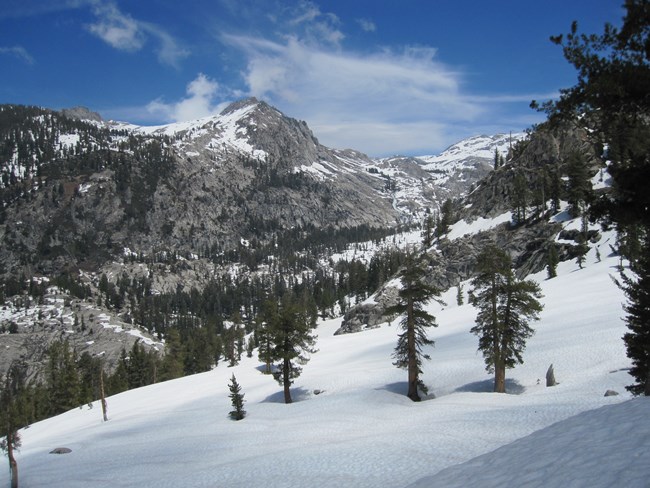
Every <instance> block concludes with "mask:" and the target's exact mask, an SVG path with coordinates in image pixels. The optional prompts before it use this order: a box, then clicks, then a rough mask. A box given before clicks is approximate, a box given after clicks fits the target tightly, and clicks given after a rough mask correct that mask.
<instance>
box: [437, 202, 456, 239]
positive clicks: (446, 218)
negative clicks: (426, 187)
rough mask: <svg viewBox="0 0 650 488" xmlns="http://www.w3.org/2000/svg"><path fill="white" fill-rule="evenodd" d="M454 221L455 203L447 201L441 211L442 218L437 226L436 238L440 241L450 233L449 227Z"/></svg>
mask: <svg viewBox="0 0 650 488" xmlns="http://www.w3.org/2000/svg"><path fill="white" fill-rule="evenodd" d="M453 220H454V202H452V200H451V199H449V198H448V199H447V200H445V202H444V203H443V204H442V208H441V209H440V218H439V220H438V225H437V226H436V237H437V238H438V239H440V238H441V237H442V236H444V235H445V234H447V233H448V232H449V227H450V226H451V224H452V222H453Z"/></svg>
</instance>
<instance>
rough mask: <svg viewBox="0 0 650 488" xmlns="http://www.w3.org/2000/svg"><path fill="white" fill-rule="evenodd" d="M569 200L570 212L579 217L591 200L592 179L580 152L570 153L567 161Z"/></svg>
mask: <svg viewBox="0 0 650 488" xmlns="http://www.w3.org/2000/svg"><path fill="white" fill-rule="evenodd" d="M567 176H568V182H567V200H568V202H569V214H570V215H571V216H572V217H578V216H580V215H582V214H583V211H584V208H585V207H586V205H587V203H588V202H589V200H590V195H591V191H592V189H591V181H590V179H589V173H588V172H587V166H586V164H585V161H584V158H583V157H582V155H581V154H580V153H578V152H573V153H571V154H570V155H569V158H568V161H567Z"/></svg>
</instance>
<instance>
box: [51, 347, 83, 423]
mask: <svg viewBox="0 0 650 488" xmlns="http://www.w3.org/2000/svg"><path fill="white" fill-rule="evenodd" d="M48 355H49V358H48V362H47V391H48V404H49V409H50V412H49V413H50V415H57V414H59V413H62V412H65V411H66V410H69V409H71V408H74V407H76V406H78V405H79V393H80V383H79V372H78V370H77V364H76V361H75V357H74V353H73V351H72V350H71V349H70V345H69V343H68V342H67V341H65V342H60V341H59V342H53V343H52V344H51V345H50V348H49V349H48Z"/></svg>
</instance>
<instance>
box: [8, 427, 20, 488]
mask: <svg viewBox="0 0 650 488" xmlns="http://www.w3.org/2000/svg"><path fill="white" fill-rule="evenodd" d="M13 442H14V439H13V435H9V436H7V457H8V458H9V471H10V473H11V474H10V476H11V488H18V463H17V462H16V458H15V457H14V447H13Z"/></svg>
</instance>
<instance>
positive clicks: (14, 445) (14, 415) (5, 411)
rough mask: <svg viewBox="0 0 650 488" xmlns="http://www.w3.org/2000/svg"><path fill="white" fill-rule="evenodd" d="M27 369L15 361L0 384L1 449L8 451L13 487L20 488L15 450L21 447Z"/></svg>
mask: <svg viewBox="0 0 650 488" xmlns="http://www.w3.org/2000/svg"><path fill="white" fill-rule="evenodd" d="M25 371H26V367H25V365H23V364H19V363H13V364H12V365H11V366H10V367H9V371H7V374H6V376H5V378H4V381H2V383H1V384H0V438H1V439H2V440H0V449H2V450H3V451H4V452H6V453H7V458H8V460H9V473H10V477H11V488H18V463H17V462H16V457H15V456H14V451H15V450H16V449H18V448H20V445H21V441H20V433H19V432H18V429H19V428H20V427H22V426H23V425H24V415H25V405H23V404H22V400H23V398H22V397H24V392H25Z"/></svg>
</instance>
